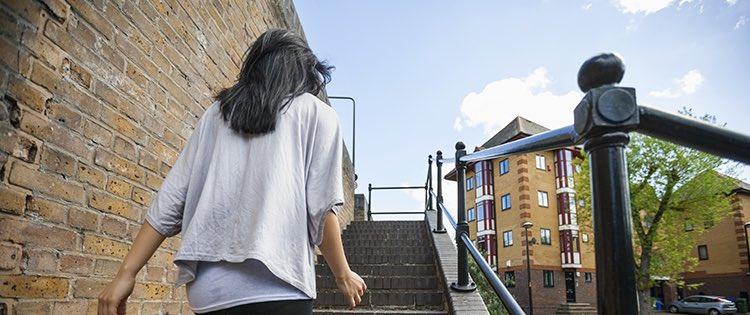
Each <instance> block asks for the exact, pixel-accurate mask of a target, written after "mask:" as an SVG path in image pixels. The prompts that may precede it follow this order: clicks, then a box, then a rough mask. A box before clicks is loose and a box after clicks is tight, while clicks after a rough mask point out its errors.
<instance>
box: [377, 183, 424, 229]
mask: <svg viewBox="0 0 750 315" xmlns="http://www.w3.org/2000/svg"><path fill="white" fill-rule="evenodd" d="M427 184H428V183H425V185H424V186H380V187H377V186H373V185H372V183H370V184H367V220H368V221H372V215H373V214H376V215H381V214H425V211H427V208H428V205H427V195H425V209H424V210H416V211H391V212H388V211H386V212H372V191H373V190H408V189H424V190H425V192H426V191H427Z"/></svg>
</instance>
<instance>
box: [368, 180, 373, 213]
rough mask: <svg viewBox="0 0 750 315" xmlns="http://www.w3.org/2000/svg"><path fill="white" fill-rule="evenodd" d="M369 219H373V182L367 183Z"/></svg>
mask: <svg viewBox="0 0 750 315" xmlns="http://www.w3.org/2000/svg"><path fill="white" fill-rule="evenodd" d="M367 221H372V183H369V184H367Z"/></svg>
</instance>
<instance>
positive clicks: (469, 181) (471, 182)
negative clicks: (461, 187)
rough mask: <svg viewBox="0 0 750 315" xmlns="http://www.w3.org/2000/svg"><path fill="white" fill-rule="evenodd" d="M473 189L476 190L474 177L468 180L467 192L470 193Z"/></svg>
mask: <svg viewBox="0 0 750 315" xmlns="http://www.w3.org/2000/svg"><path fill="white" fill-rule="evenodd" d="M471 189H474V177H469V178H467V179H466V191H469V190H471Z"/></svg>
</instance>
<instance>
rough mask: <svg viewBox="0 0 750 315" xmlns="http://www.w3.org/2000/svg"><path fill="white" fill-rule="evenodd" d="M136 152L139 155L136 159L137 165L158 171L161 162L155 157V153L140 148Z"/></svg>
mask: <svg viewBox="0 0 750 315" xmlns="http://www.w3.org/2000/svg"><path fill="white" fill-rule="evenodd" d="M138 153H139V155H140V157H139V159H138V165H141V166H143V167H145V168H147V169H149V170H151V171H154V172H158V171H159V164H161V162H160V161H159V160H157V159H156V156H155V155H153V154H151V153H148V152H147V151H145V150H140V151H139V152H138Z"/></svg>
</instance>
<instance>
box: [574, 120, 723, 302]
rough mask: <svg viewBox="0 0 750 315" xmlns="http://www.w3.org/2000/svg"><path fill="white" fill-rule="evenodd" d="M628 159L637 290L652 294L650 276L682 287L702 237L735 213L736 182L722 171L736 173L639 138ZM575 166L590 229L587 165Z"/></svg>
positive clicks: (714, 160) (582, 216)
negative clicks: (733, 199) (699, 239)
mask: <svg viewBox="0 0 750 315" xmlns="http://www.w3.org/2000/svg"><path fill="white" fill-rule="evenodd" d="M682 113H683V114H687V115H690V116H692V115H691V113H690V111H683V112H682ZM701 119H703V120H704V121H708V122H712V123H715V121H716V119H715V118H714V117H712V116H704V117H702V118H701ZM626 158H627V166H628V182H629V188H630V202H631V209H632V218H633V236H634V238H633V246H634V250H635V254H636V257H635V260H636V261H635V265H636V270H637V277H638V286H639V289H640V290H641V291H645V290H648V289H649V288H650V287H651V286H652V285H653V282H652V277H659V278H661V279H669V280H668V281H671V282H673V283H676V284H678V285H682V281H681V275H682V273H684V272H688V271H692V270H693V269H694V268H695V266H696V265H697V262H698V258H697V257H695V256H694V255H693V249H694V248H695V246H696V245H697V244H696V243H697V241H698V238H699V236H700V235H701V234H702V233H703V232H705V231H706V230H707V229H710V228H711V227H712V226H713V224H714V223H718V222H719V221H721V220H722V219H724V218H725V217H726V216H727V215H729V214H730V213H731V205H730V202H731V196H730V195H729V194H730V192H731V191H732V189H733V188H735V187H736V181H735V180H734V179H732V178H731V177H730V176H727V175H723V174H721V173H720V172H719V171H722V172H724V173H728V174H730V175H732V174H733V173H734V171H733V169H734V168H733V167H731V166H732V165H730V164H729V162H728V161H726V160H723V159H721V158H718V157H716V156H713V155H710V154H706V153H702V152H699V151H696V150H692V149H688V148H685V147H682V146H679V145H675V144H672V143H669V142H666V141H661V140H658V139H654V138H651V137H648V136H643V135H637V134H632V135H631V141H630V144H629V146H628V149H627V151H626ZM576 163H577V164H578V165H579V167H580V169H581V172H579V173H578V174H576V191H577V192H578V196H577V199H579V200H582V202H581V204H583V207H579V216H578V217H579V224H581V225H583V226H585V227H588V228H591V224H592V222H593V220H592V219H591V208H590V207H591V194H590V192H591V189H590V179H589V173H590V172H589V163H588V161H586V160H585V159H582V160H578V161H577V162H576Z"/></svg>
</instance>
